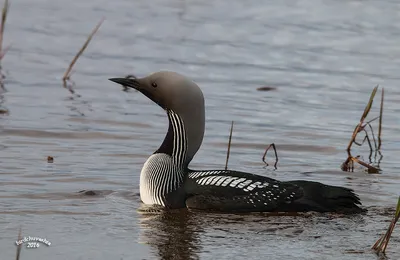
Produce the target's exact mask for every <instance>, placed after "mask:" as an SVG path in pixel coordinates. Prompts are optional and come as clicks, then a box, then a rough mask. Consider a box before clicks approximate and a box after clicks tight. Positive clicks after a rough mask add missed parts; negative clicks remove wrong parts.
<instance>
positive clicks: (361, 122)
mask: <svg viewBox="0 0 400 260" xmlns="http://www.w3.org/2000/svg"><path fill="white" fill-rule="evenodd" d="M378 87H379V86H376V87H375V88H374V89H373V90H372V93H371V96H370V98H369V101H368V104H367V106H366V107H365V109H364V113H363V114H362V116H361V118H360V122H359V123H358V125H357V126H356V128H355V129H354V132H353V135H352V136H351V139H350V142H349V144H348V146H347V152H350V149H351V146H352V145H353V143H354V140H355V139H356V136H357V134H358V133H359V132H360V128H362V124H363V123H364V120H365V118H366V117H367V116H368V113H369V111H370V110H371V107H372V103H373V101H374V97H375V94H376V91H377V90H378Z"/></svg>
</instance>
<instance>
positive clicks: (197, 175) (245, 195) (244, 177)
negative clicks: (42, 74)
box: [184, 170, 363, 213]
mask: <svg viewBox="0 0 400 260" xmlns="http://www.w3.org/2000/svg"><path fill="white" fill-rule="evenodd" d="M184 187H185V192H186V194H187V200H186V206H187V207H188V208H193V209H202V210H211V211H222V212H277V211H279V212H305V211H317V212H342V213H357V212H361V211H363V210H362V209H361V208H360V207H359V206H358V205H361V202H360V199H359V198H358V196H357V195H356V194H354V193H353V191H352V190H350V189H347V188H342V187H336V186H329V185H324V184H322V183H319V182H311V181H288V182H280V181H277V180H274V179H271V178H268V177H264V176H260V175H255V174H250V173H246V172H239V171H230V170H216V171H191V172H190V173H189V174H188V176H187V178H186V181H185V183H184Z"/></svg>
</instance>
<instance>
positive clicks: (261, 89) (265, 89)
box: [257, 86, 276, 91]
mask: <svg viewBox="0 0 400 260" xmlns="http://www.w3.org/2000/svg"><path fill="white" fill-rule="evenodd" d="M257 90H258V91H272V90H276V88H274V87H269V86H265V87H259V88H257Z"/></svg>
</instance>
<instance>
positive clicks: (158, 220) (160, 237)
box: [139, 205, 201, 260]
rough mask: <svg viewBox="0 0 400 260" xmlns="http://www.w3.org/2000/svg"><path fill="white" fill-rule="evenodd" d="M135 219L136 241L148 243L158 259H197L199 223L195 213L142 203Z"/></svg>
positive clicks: (199, 246) (199, 248)
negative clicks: (139, 227) (136, 221)
mask: <svg viewBox="0 0 400 260" xmlns="http://www.w3.org/2000/svg"><path fill="white" fill-rule="evenodd" d="M139 221H140V226H141V231H140V237H139V242H140V243H145V244H148V245H150V246H151V247H152V248H153V249H154V250H155V251H156V254H158V255H159V259H165V260H168V259H182V260H183V259H199V256H198V253H199V252H200V250H201V245H200V244H201V243H200V241H199V235H198V234H199V233H201V225H200V224H199V221H198V219H197V218H196V214H195V213H192V212H190V211H188V210H186V209H181V210H171V211H167V210H164V209H161V208H154V207H152V208H150V207H147V206H145V205H143V206H142V207H141V208H140V209H139Z"/></svg>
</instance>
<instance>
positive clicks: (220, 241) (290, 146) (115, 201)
mask: <svg viewBox="0 0 400 260" xmlns="http://www.w3.org/2000/svg"><path fill="white" fill-rule="evenodd" d="M399 14H400V4H399V3H398V2H397V1H389V0H386V1H328V0H307V1H290V0H287V1H237V0H234V1H226V0H225V1H223V0H220V1H198V0H174V1H166V0H156V1H151V2H150V1H128V0H118V1H105V0H98V1H94V0H92V1H77V0H72V1H69V2H66V1H61V0H52V1H49V0H48V1H46V0H40V1H28V0H20V1H12V6H11V9H10V13H9V17H8V21H7V27H6V34H5V45H7V44H9V43H12V48H11V49H10V51H9V52H8V53H7V55H6V56H5V58H4V60H3V64H2V65H3V68H4V71H5V73H6V76H7V78H6V80H5V87H6V88H7V90H8V92H6V93H3V94H1V99H0V107H1V108H3V109H8V110H9V115H0V206H1V207H0V229H1V231H2V232H1V234H2V235H1V236H0V251H1V252H2V259H13V257H15V249H16V248H15V244H14V242H15V240H16V238H17V234H18V229H19V227H21V228H22V231H23V235H25V236H37V237H42V238H47V239H48V240H49V241H50V242H51V243H52V244H51V246H49V247H47V246H45V245H41V247H40V248H38V249H27V248H23V250H22V258H21V259H55V258H57V259H243V258H245V259H277V258H294V257H295V258H296V259H376V256H375V255H374V254H373V253H372V252H371V251H370V250H369V248H370V247H371V245H372V244H373V243H374V242H375V241H376V239H377V238H378V237H379V236H380V235H381V234H382V233H383V232H384V231H385V229H386V227H387V226H388V224H389V221H390V219H391V216H392V214H393V210H392V209H393V208H394V206H395V202H396V200H397V197H398V195H399V191H398V190H399V185H400V179H399V176H400V175H399V173H400V168H399V164H398V158H399V156H400V152H399V151H400V143H399V139H398V129H399V123H400V120H399V116H398V115H399V112H400V105H399V102H398V100H399V99H400V90H399V88H398V83H399V79H400V76H399V73H398V71H399V67H400V48H399V45H398V43H399V41H400V33H399V32H400V25H399V23H398V19H399V18H400V17H399ZM102 17H106V21H105V22H104V24H103V25H102V27H101V28H100V30H99V32H98V33H97V34H96V36H95V37H94V38H93V40H92V42H91V44H90V46H89V47H88V49H87V50H86V51H85V54H84V55H83V56H82V57H81V58H80V59H79V61H78V63H77V64H76V67H75V68H74V73H73V76H72V77H73V79H74V81H75V83H76V87H75V90H76V91H77V93H78V94H79V95H80V97H78V96H75V95H71V94H70V93H69V92H68V91H67V90H66V89H63V88H62V84H61V80H60V79H61V77H62V75H63V73H64V71H65V69H66V68H67V66H68V64H69V62H70V61H71V59H72V58H73V56H74V55H75V53H76V52H77V51H78V49H79V48H80V47H81V45H82V44H83V42H84V41H85V39H86V37H87V35H88V33H89V32H90V31H91V30H92V29H93V27H94V26H95V25H96V23H97V22H98V21H99V20H100V19H101V18H102ZM161 69H168V70H173V71H178V72H180V73H183V74H185V75H187V76H189V77H190V78H192V79H193V80H194V81H196V82H197V83H198V84H199V85H200V87H201V88H202V90H203V92H204V96H205V99H206V119H207V124H206V136H205V138H204V143H203V146H202V147H201V150H200V151H199V152H198V154H197V155H196V157H195V158H194V161H193V163H192V167H194V168H201V169H212V168H222V167H224V164H225V155H226V143H227V140H228V134H229V127H230V122H231V121H232V120H234V121H235V128H234V133H233V139H232V142H233V145H232V149H231V156H230V161H229V168H231V169H237V170H243V171H247V172H253V173H258V174H261V175H265V176H269V177H273V178H277V179H280V180H290V179H305V180H317V181H321V182H324V183H326V184H332V185H340V186H345V187H349V188H352V189H354V190H355V191H356V192H357V193H358V194H360V197H361V200H362V202H363V204H364V206H365V207H366V208H368V209H369V212H368V213H367V214H365V215H357V216H350V217H349V216H337V215H332V214H325V215H321V214H305V215H301V216H273V217H271V216H266V215H265V214H247V215H230V214H211V213H208V214H204V213H198V212H187V211H185V210H184V211H177V212H173V213H165V212H158V211H156V212H146V211H145V210H143V205H142V204H141V202H140V198H139V195H138V193H139V173H140V169H141V167H142V165H143V163H144V161H145V160H146V158H147V157H148V156H149V155H150V154H151V153H152V152H153V151H154V150H156V149H157V148H158V146H159V145H160V144H161V141H162V139H163V137H164V135H165V132H166V130H167V118H166V116H165V115H164V112H163V111H162V110H161V109H160V108H159V107H157V106H156V105H154V104H153V103H152V102H151V101H149V100H148V99H147V98H145V97H144V96H143V95H141V94H140V93H136V92H134V91H130V92H123V91H121V88H120V87H118V86H117V85H116V84H114V83H112V82H109V81H108V80H107V79H108V78H110V77H118V76H124V75H127V74H131V73H133V74H135V75H137V76H144V75H147V74H148V73H150V72H153V71H157V70H161ZM376 84H379V85H381V86H384V87H385V91H386V94H387V95H386V100H385V111H384V126H383V127H384V128H383V137H382V139H383V146H382V153H383V155H384V157H383V160H382V162H381V168H382V170H383V171H382V174H381V175H366V174H365V173H363V172H362V171H358V172H355V173H345V172H341V171H340V164H341V163H342V162H343V161H344V160H345V158H346V152H345V148H346V146H347V143H348V141H349V138H350V136H351V133H352V131H353V128H354V126H355V124H356V123H357V122H358V120H359V118H360V116H361V113H362V110H363V109H364V106H365V104H366V102H367V100H368V98H369V94H370V92H371V90H372V88H373V87H374V86H375V85H376ZM263 86H269V87H272V88H274V90H272V91H266V92H260V91H257V88H259V87H263ZM377 111H378V110H377V104H375V108H374V110H373V111H372V112H371V113H375V114H374V115H377ZM272 142H274V143H275V144H276V145H277V148H278V153H279V164H278V170H276V171H274V170H273V168H271V167H264V164H263V162H262V161H261V157H262V154H263V152H264V149H265V147H266V146H267V145H268V144H269V143H272ZM356 153H357V154H361V155H362V156H363V159H364V160H367V159H368V149H367V148H366V147H363V148H361V150H357V151H356ZM47 156H53V157H54V163H52V164H49V163H47ZM269 156H271V155H269ZM268 160H272V158H271V157H268ZM82 190H91V191H96V194H97V195H94V196H93V195H90V194H91V193H90V192H89V193H87V194H85V193H79V191H82ZM399 245H400V237H399V232H398V231H397V230H395V233H394V236H393V238H392V240H391V241H390V244H389V247H388V255H389V256H393V257H392V259H395V258H396V256H398V255H399V253H400V251H399V248H400V246H399Z"/></svg>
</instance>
